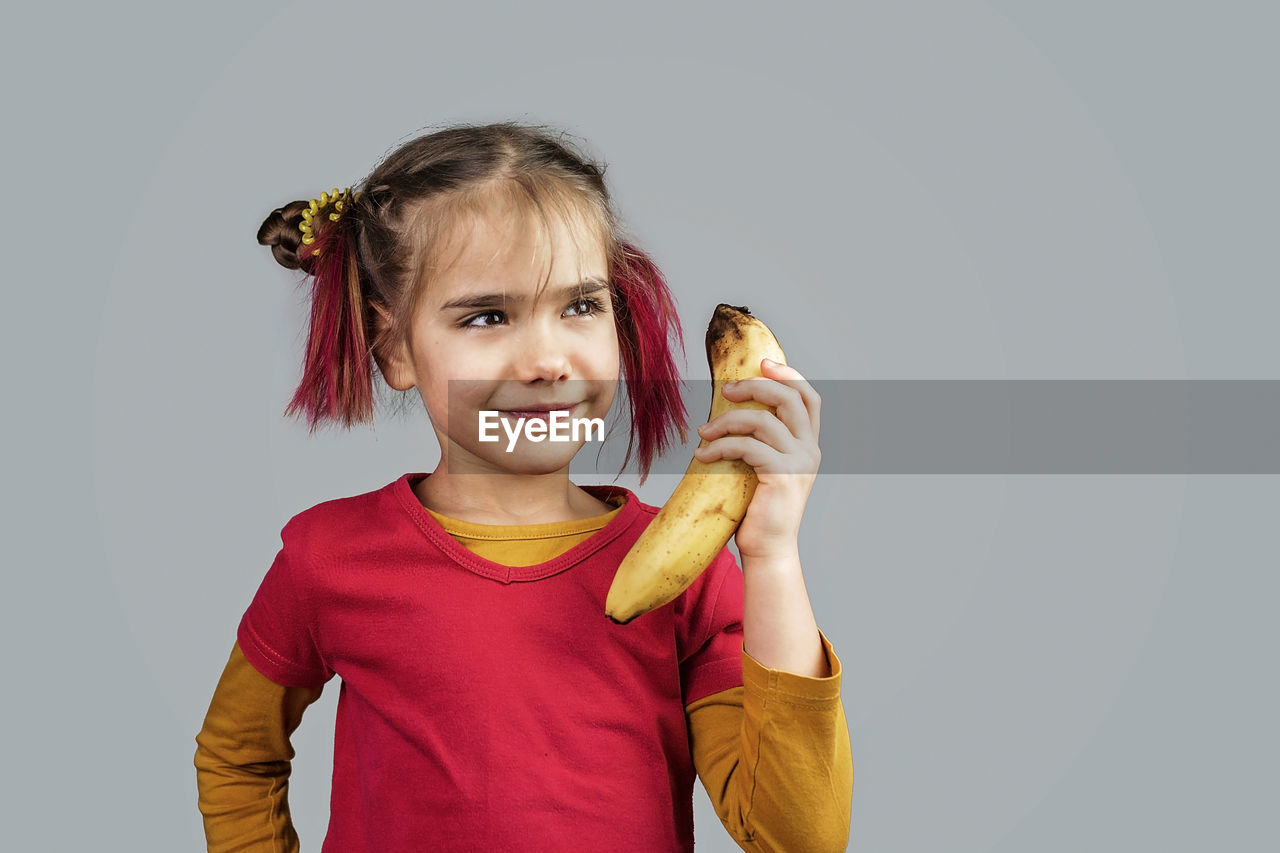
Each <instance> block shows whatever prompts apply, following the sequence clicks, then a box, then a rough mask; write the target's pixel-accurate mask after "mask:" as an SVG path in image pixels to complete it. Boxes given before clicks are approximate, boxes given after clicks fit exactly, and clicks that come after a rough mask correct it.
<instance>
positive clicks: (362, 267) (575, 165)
mask: <svg viewBox="0 0 1280 853" xmlns="http://www.w3.org/2000/svg"><path fill="white" fill-rule="evenodd" d="M352 190H353V195H352V196H349V197H348V198H346V199H345V200H344V205H343V209H342V212H341V213H340V215H339V216H338V218H337V219H336V220H330V218H329V216H328V214H329V213H330V212H331V211H332V208H326V209H324V211H323V212H322V213H320V214H319V215H316V216H314V217H313V218H312V220H311V228H312V229H313V230H312V233H313V235H314V238H315V239H314V242H313V243H311V244H309V245H304V244H303V242H302V238H303V234H302V231H301V230H300V229H299V227H298V226H299V224H300V223H301V222H302V221H303V216H302V214H303V211H304V210H307V209H309V207H310V205H309V203H308V202H305V201H294V202H290V203H289V204H286V205H285V206H283V207H280V208H277V209H276V210H273V211H272V212H271V214H270V215H269V216H268V217H267V219H266V221H264V222H263V223H262V227H261V228H259V229H258V242H259V243H261V244H263V245H265V246H270V247H271V252H272V254H273V255H274V256H275V259H276V260H277V261H278V262H279V263H280V264H281V265H282V266H284V267H287V268H289V269H301V270H303V271H304V272H305V273H307V274H308V275H310V276H311V279H312V294H311V299H312V302H311V322H310V330H309V334H308V339H307V348H306V357H305V360H304V363H303V375H302V381H301V383H300V384H299V385H298V389H297V391H296V392H295V394H294V396H293V400H292V401H291V402H290V403H289V406H288V408H286V409H285V414H286V415H294V414H297V413H299V412H301V413H304V414H305V415H306V418H307V420H308V422H309V424H310V429H311V430H312V431H313V432H314V431H315V429H316V427H317V425H319V424H320V423H321V422H323V421H333V422H341V423H343V424H344V425H345V426H347V427H350V426H351V425H352V424H355V423H366V422H370V421H372V419H373V360H374V359H373V357H374V356H375V354H379V355H380V354H383V353H387V352H390V351H391V350H390V348H391V347H393V346H395V345H397V344H398V343H399V342H402V341H403V342H406V343H408V342H410V334H411V320H412V317H413V316H414V314H415V313H416V309H417V307H418V304H419V301H420V299H421V298H422V295H423V292H424V290H425V287H426V286H427V285H428V284H429V281H430V279H431V277H432V273H433V272H434V271H436V270H437V269H438V268H440V267H441V266H442V261H441V255H442V254H444V252H445V247H446V245H447V244H449V242H450V239H451V237H452V236H453V235H454V233H455V232H454V229H455V227H456V226H457V225H458V224H459V223H461V222H462V221H463V220H464V219H466V218H468V217H469V216H474V215H475V214H477V213H479V212H480V211H482V210H483V209H485V208H486V206H487V205H488V204H489V203H491V202H492V201H494V200H495V199H500V200H503V201H506V202H508V203H510V204H512V205H513V206H514V208H515V210H516V211H517V213H518V214H520V215H525V214H527V213H529V212H531V211H532V212H534V213H536V214H537V215H538V216H539V217H540V218H541V219H542V221H543V222H544V223H545V222H546V221H547V218H548V213H547V211H548V210H552V211H554V213H555V214H557V215H559V216H561V217H565V218H569V219H577V220H579V221H583V222H586V223H588V224H590V225H593V226H594V230H595V231H596V232H597V233H598V234H599V235H600V237H601V239H602V240H603V243H604V250H605V256H606V258H607V261H608V270H609V282H610V285H611V287H610V290H611V292H612V302H613V309H614V317H615V319H616V326H617V333H618V344H619V351H620V356H621V362H622V372H623V378H624V380H625V385H626V391H627V398H628V404H629V410H630V417H631V436H630V438H629V440H628V442H627V454H626V457H625V459H624V461H623V466H622V467H623V469H624V470H625V469H626V466H627V464H628V463H629V462H630V461H631V458H632V455H633V452H634V453H635V455H636V456H638V460H639V467H640V476H641V482H643V481H644V479H645V478H646V477H647V476H648V473H649V469H650V467H651V465H652V463H653V461H654V459H655V458H656V457H657V456H658V455H660V454H661V453H662V451H663V450H664V449H666V448H667V447H668V446H669V444H670V442H671V439H672V433H673V431H675V432H678V433H679V435H680V438H681V441H684V440H685V437H686V430H687V428H688V424H687V422H686V410H685V406H684V401H683V400H682V399H681V396H680V393H679V389H678V384H679V373H678V371H677V369H676V365H675V359H674V357H673V353H672V349H671V347H670V340H671V339H674V340H675V341H676V343H677V344H679V345H680V346H681V354H682V355H683V342H682V330H681V328H680V320H679V317H678V316H677V314H676V310H675V304H674V300H673V299H672V296H671V292H670V290H669V289H668V288H667V285H666V282H665V281H664V280H663V276H662V274H661V272H660V271H659V270H658V268H657V266H656V265H655V264H654V263H653V261H651V260H650V259H649V257H648V256H647V255H646V254H645V253H644V252H642V251H641V250H640V249H639V248H637V247H636V246H635V245H633V244H632V243H631V242H629V241H628V240H626V239H624V237H623V235H622V233H621V228H620V226H619V224H618V218H617V216H616V215H615V213H614V210H613V207H612V204H611V202H610V198H609V192H608V190H607V189H606V188H605V183H604V166H603V165H602V164H597V163H595V162H593V161H592V160H591V159H589V158H588V157H587V156H585V155H584V154H582V153H580V152H579V151H578V150H577V149H576V148H575V147H574V146H573V145H572V144H571V143H570V142H568V141H567V140H566V139H565V135H564V134H553V133H551V132H549V131H548V130H547V129H546V128H543V127H538V126H531V125H522V124H518V123H515V122H504V123H500V124H488V125H457V126H454V127H450V128H448V129H445V130H441V131H439V132H436V133H431V134H428V135H426V136H421V137H419V138H417V139H414V140H412V141H410V142H408V143H406V144H405V145H402V146H401V147H400V148H398V149H396V150H395V151H394V152H392V153H391V154H390V155H389V156H388V157H387V158H386V159H385V160H384V161H383V162H382V163H381V164H379V165H378V166H377V167H376V168H375V169H374V170H373V172H372V173H371V174H370V175H369V176H368V177H367V178H366V179H365V180H364V182H363V183H362V184H361V185H358V186H355V187H352ZM375 305H376V306H377V307H376V308H375ZM379 308H380V309H382V311H381V312H379V311H378V310H377V309H379ZM384 315H385V316H384Z"/></svg>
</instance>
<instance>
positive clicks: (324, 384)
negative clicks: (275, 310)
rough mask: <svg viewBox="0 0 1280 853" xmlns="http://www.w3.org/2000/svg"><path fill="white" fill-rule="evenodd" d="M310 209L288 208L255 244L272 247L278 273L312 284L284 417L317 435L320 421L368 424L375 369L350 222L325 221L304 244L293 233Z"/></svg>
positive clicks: (275, 215)
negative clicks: (296, 418) (296, 272)
mask: <svg viewBox="0 0 1280 853" xmlns="http://www.w3.org/2000/svg"><path fill="white" fill-rule="evenodd" d="M309 208H310V204H309V203H307V202H292V203H291V204H289V205H286V206H285V207H283V208H279V209H277V210H275V211H272V213H271V216H269V217H268V218H267V221H266V222H264V223H263V225H262V228H260V229H259V231H258V242H259V243H262V244H264V245H269V246H271V250H272V254H273V255H274V256H275V258H276V260H277V261H278V262H279V263H280V264H281V265H282V266H285V267H288V268H289V269H301V270H303V271H304V272H306V273H307V274H308V275H309V276H310V278H311V320H310V324H309V330H308V334H307V348H306V355H305V357H304V359H303V365H302V381H301V382H300V383H299V384H298V388H297V390H296V391H295V392H294V395H293V399H292V400H291V401H290V402H289V405H288V407H287V408H285V410H284V414H285V416H293V415H297V414H302V415H304V416H305V418H306V420H307V424H308V427H309V429H310V430H311V431H312V432H315V430H316V427H317V426H319V424H320V422H321V421H323V420H333V421H340V422H342V423H343V424H344V425H345V426H347V427H350V426H351V425H352V424H355V423H365V422H368V421H370V420H372V418H373V366H372V363H371V360H370V357H369V351H368V349H367V334H366V321H365V305H364V299H363V295H362V293H361V287H360V274H359V263H358V262H357V260H356V256H355V252H354V251H353V246H352V240H351V237H350V233H349V232H350V228H351V225H352V222H351V219H352V218H353V217H352V216H351V215H350V214H349V213H348V215H344V216H341V217H340V218H339V219H338V220H337V221H335V222H328V221H325V222H324V224H323V227H320V228H317V229H316V230H315V233H314V239H313V242H310V243H306V242H304V240H303V239H302V237H303V234H302V231H301V230H300V229H299V227H298V226H299V224H300V223H302V222H303V216H302V213H303V211H305V210H307V209H309ZM317 221H320V219H319V218H317Z"/></svg>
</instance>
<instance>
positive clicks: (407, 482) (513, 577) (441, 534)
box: [388, 472, 640, 583]
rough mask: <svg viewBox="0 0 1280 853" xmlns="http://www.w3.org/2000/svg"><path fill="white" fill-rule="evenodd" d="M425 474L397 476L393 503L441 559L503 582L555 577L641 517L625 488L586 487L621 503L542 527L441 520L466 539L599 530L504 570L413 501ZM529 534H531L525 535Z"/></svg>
mask: <svg viewBox="0 0 1280 853" xmlns="http://www.w3.org/2000/svg"><path fill="white" fill-rule="evenodd" d="M427 476H429V475H428V474H426V473H422V472H411V473H408V474H405V475H403V476H402V477H400V478H399V479H398V480H396V481H395V482H394V483H392V484H391V485H390V486H389V487H388V488H390V489H391V491H392V492H393V493H394V495H395V496H396V498H397V500H398V502H399V503H400V504H401V506H402V507H403V508H404V510H405V511H406V512H407V513H408V514H409V516H410V518H411V519H412V520H413V522H414V524H415V525H416V526H417V527H418V529H419V530H421V531H422V533H423V534H425V535H426V537H427V539H428V540H430V541H431V543H432V544H434V545H435V546H436V547H437V548H438V549H439V550H440V551H441V552H442V553H443V554H444V555H445V556H447V557H448V558H449V559H451V560H452V561H453V562H455V563H457V564H458V565H459V566H461V567H462V568H464V569H467V570H468V571H470V572H473V573H475V574H478V575H481V576H482V577H486V578H490V579H492V580H496V581H499V582H502V583H513V582H518V581H534V580H541V579H543V578H548V577H551V576H552V575H557V574H559V573H560V572H563V571H564V570H565V569H568V568H570V567H571V566H573V565H575V564H577V563H579V562H581V561H582V560H584V559H586V558H587V557H589V556H590V555H591V554H593V553H595V552H596V551H598V550H599V549H601V548H603V547H604V546H605V545H607V544H608V543H609V542H611V541H613V540H614V539H615V538H617V537H618V536H619V535H621V534H622V532H623V531H625V530H626V529H627V528H628V527H630V526H631V524H632V523H633V522H634V521H635V520H636V519H637V518H639V516H640V505H639V501H638V499H637V498H636V496H635V495H634V494H633V493H632V492H631V490H630V489H627V488H625V487H622V486H605V485H585V486H580V487H579V488H581V489H583V490H584V491H586V492H587V493H588V494H590V495H592V496H594V497H596V498H598V499H600V500H602V501H605V502H612V501H610V498H613V499H615V500H616V499H618V498H621V500H622V505H621V506H619V507H618V508H617V509H614V510H612V511H610V512H608V513H604V514H602V515H598V516H593V517H591V518H584V519H576V520H574V521H566V522H548V523H543V524H527V525H525V524H521V525H487V524H476V523H475V522H467V521H461V520H459V519H448V517H447V516H440V518H445V519H447V520H448V522H449V526H450V527H452V526H454V525H458V529H459V530H460V531H462V535H466V536H470V535H471V533H469V532H466V531H476V532H478V533H480V534H482V536H483V538H501V539H515V538H546V537H548V536H563V535H567V534H568V533H572V532H583V531H585V530H589V529H592V526H593V525H595V526H596V527H597V528H598V529H596V530H595V532H594V533H593V534H592V535H591V536H588V537H587V538H586V539H584V540H583V541H581V542H579V543H577V544H576V545H574V546H573V547H571V548H570V549H569V550H567V551H565V552H564V553H563V554H560V555H559V556H557V557H553V558H552V559H550V560H547V561H545V562H542V563H535V564H533V565H531V566H504V565H502V564H501V563H495V562H493V561H492V560H486V559H485V558H483V557H481V556H479V555H477V554H476V553H475V552H473V551H471V550H469V549H467V548H466V547H464V546H463V545H462V544H461V543H459V542H458V541H457V540H456V539H454V538H453V536H451V535H450V534H449V531H448V530H447V529H446V527H445V526H444V525H443V524H442V523H441V521H440V520H438V519H437V515H438V514H437V513H434V512H433V511H432V510H429V509H427V508H426V507H425V506H423V505H422V502H421V501H419V500H418V496H417V494H416V493H415V492H414V491H413V487H414V486H415V485H416V484H417V483H418V482H419V481H421V480H422V479H423V478H425V477H427ZM601 522H603V523H601ZM486 529H487V530H488V531H489V533H490V534H496V535H492V536H484V533H485V531H486ZM553 529H554V531H553ZM522 531H523V532H522ZM530 533H532V534H533V535H529V534H530Z"/></svg>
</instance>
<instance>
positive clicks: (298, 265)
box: [258, 201, 311, 272]
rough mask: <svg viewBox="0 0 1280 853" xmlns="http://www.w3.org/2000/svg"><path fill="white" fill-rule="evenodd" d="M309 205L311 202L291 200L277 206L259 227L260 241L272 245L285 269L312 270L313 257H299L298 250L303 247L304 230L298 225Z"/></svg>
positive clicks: (274, 252)
mask: <svg viewBox="0 0 1280 853" xmlns="http://www.w3.org/2000/svg"><path fill="white" fill-rule="evenodd" d="M309 206H310V202H305V201H291V202H289V203H288V204H286V205H285V206H284V207H277V208H276V209H275V210H273V211H271V213H270V215H268V216H267V218H266V219H265V220H264V221H263V223H262V226H261V227H260V228H258V242H259V243H261V244H262V245H263V246H270V247H271V254H272V255H274V256H275V259H276V263H278V264H280V266H282V267H284V268H285V269H290V270H302V271H303V272H309V271H310V270H309V269H308V267H310V266H311V259H310V258H307V259H306V260H304V259H302V258H300V257H298V250H299V249H300V248H302V231H301V230H299V228H298V225H299V223H301V222H302V211H304V210H306V209H307V208H308V207H309Z"/></svg>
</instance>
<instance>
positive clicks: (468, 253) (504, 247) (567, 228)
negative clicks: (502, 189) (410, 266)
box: [428, 196, 607, 291]
mask: <svg viewBox="0 0 1280 853" xmlns="http://www.w3.org/2000/svg"><path fill="white" fill-rule="evenodd" d="M584 208H585V205H573V204H565V203H560V204H546V203H543V204H537V203H534V202H532V201H527V200H526V201H524V203H521V201H520V200H512V199H511V198H509V197H505V196H497V197H490V198H488V199H485V200H483V201H482V202H481V203H478V204H472V205H469V206H467V207H463V208H462V209H460V210H458V211H457V214H456V216H455V217H454V221H453V224H452V226H451V227H450V228H449V229H448V230H447V232H446V233H445V234H444V235H443V239H442V240H441V241H440V245H439V246H438V247H437V251H436V252H435V253H434V254H435V256H436V257H435V263H433V264H432V269H431V270H430V271H429V273H428V278H429V279H430V280H431V281H432V282H433V283H434V284H435V285H436V287H435V288H429V289H435V290H437V291H439V290H440V289H441V288H442V287H445V286H450V285H452V286H454V287H456V286H460V285H462V286H465V285H466V284H467V283H469V282H484V281H488V282H489V283H505V284H506V285H507V286H513V287H514V286H523V285H526V284H528V283H529V282H531V281H533V282H541V283H543V284H545V283H547V282H548V281H549V280H558V279H574V280H577V279H578V278H581V277H582V276H583V275H591V276H597V277H604V276H606V275H607V270H606V269H605V266H606V264H607V258H606V252H605V245H606V241H605V235H604V230H603V227H602V225H601V223H599V222H598V221H597V218H596V217H595V216H593V215H591V213H590V211H589V210H586V209H584ZM552 283H555V282H554V281H552Z"/></svg>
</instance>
